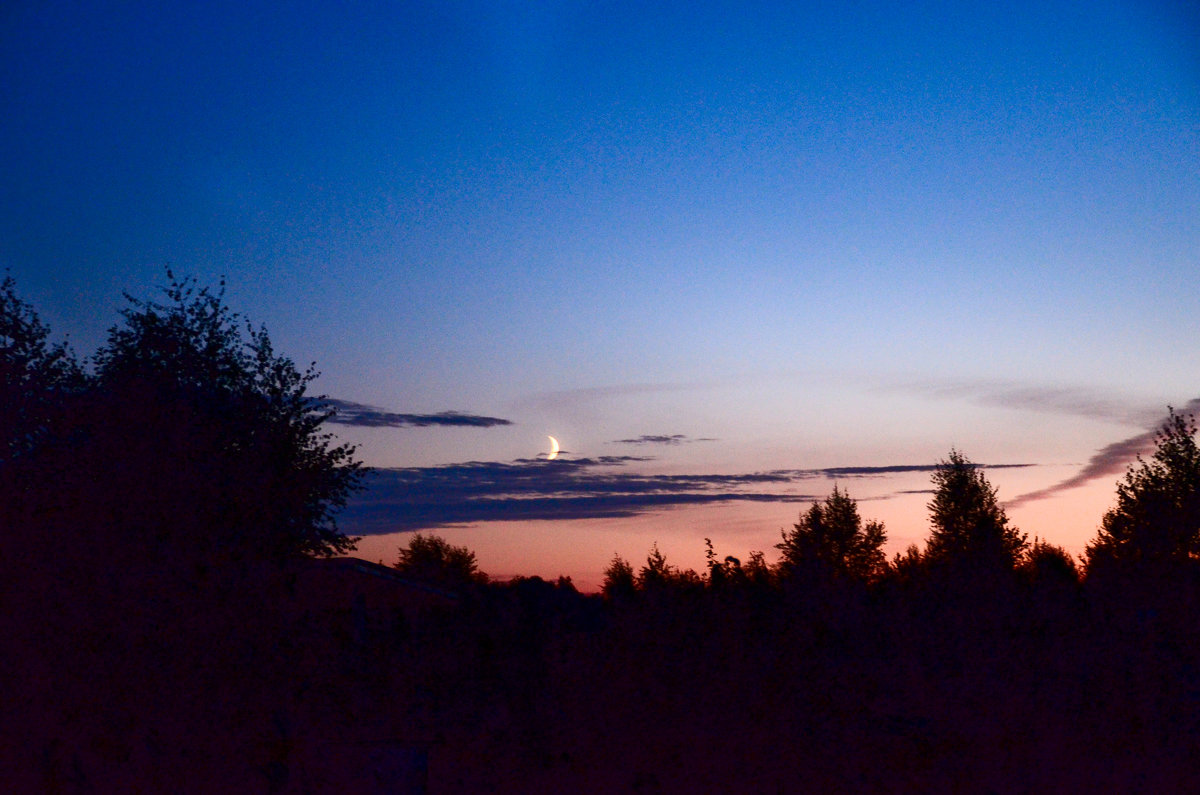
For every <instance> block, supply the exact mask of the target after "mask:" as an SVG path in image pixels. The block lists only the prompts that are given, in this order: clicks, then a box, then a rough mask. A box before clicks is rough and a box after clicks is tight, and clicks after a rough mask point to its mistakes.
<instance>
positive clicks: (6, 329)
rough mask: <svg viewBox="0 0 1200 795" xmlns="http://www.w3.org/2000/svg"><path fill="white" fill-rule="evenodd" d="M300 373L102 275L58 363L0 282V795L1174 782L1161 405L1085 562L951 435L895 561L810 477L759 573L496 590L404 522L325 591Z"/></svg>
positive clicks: (349, 475) (1177, 478)
mask: <svg viewBox="0 0 1200 795" xmlns="http://www.w3.org/2000/svg"><path fill="white" fill-rule="evenodd" d="M313 378H315V373H314V372H313V371H312V370H308V371H300V370H298V369H297V368H296V367H295V366H294V365H293V364H292V362H291V361H290V360H288V359H287V358H286V357H282V356H280V355H278V354H277V353H275V352H274V350H273V348H272V347H271V345H270V342H269V340H268V338H267V336H266V332H265V331H263V330H262V329H255V328H254V327H251V326H249V325H247V324H246V323H245V321H244V320H243V319H242V318H240V317H239V316H237V315H236V314H234V313H232V312H230V311H229V309H228V308H226V307H225V305H224V302H223V299H222V296H221V293H220V291H219V290H218V291H215V292H214V291H209V290H207V289H202V288H199V287H197V286H196V285H195V284H194V283H193V282H191V281H188V280H178V279H175V278H174V277H173V276H172V277H170V278H169V285H168V287H167V288H166V290H165V291H164V297H163V299H162V300H160V301H142V300H139V299H133V298H131V299H130V303H129V306H128V308H127V309H126V311H125V312H124V313H123V315H122V322H121V323H119V324H118V325H117V326H114V327H113V329H112V330H111V331H110V333H109V336H108V340H107V342H106V343H105V345H104V346H103V347H102V348H101V349H100V350H99V351H97V352H96V353H95V354H94V355H93V356H92V357H90V358H89V359H87V360H84V361H80V360H79V359H77V358H76V356H75V355H74V353H73V352H72V351H71V350H70V349H69V348H68V347H66V346H65V345H62V344H53V343H52V342H51V341H50V339H49V330H48V329H47V328H46V327H45V326H44V324H42V323H41V322H40V320H39V319H38V317H37V315H36V313H35V312H34V310H33V308H32V307H31V306H30V305H29V304H28V303H26V302H24V301H22V300H21V299H20V298H19V297H18V296H17V294H16V291H15V285H14V284H13V283H12V281H11V279H6V280H5V281H3V282H2V283H0V434H2V437H0V442H2V446H0V638H3V640H2V641H0V643H2V644H3V648H2V649H0V650H2V651H3V654H0V673H2V676H0V704H3V707H4V709H3V713H2V714H0V781H3V782H4V783H5V785H6V787H7V789H9V790H11V791H30V792H41V791H45V792H128V791H164V790H183V791H195V792H234V791H236V792H254V791H259V792H341V791H354V792H371V791H376V792H396V791H399V792H425V791H428V792H470V793H473V792H565V791H570V792H597V793H606V792H656V791H657V792H665V791H674V792H738V791H744V792H831V791H837V792H930V791H956V792H1046V791H1106V792H1111V791H1136V792H1167V791H1189V790H1191V789H1194V788H1195V784H1196V782H1197V781H1200V621H1197V618H1198V617H1200V573H1198V571H1197V568H1196V567H1197V558H1198V557H1200V546H1198V545H1200V504H1198V501H1200V453H1198V451H1197V445H1196V428H1195V425H1194V421H1193V420H1192V418H1191V417H1188V416H1183V415H1179V414H1176V413H1174V412H1171V413H1170V415H1169V418H1168V420H1167V422H1166V423H1165V424H1164V426H1163V427H1162V429H1161V431H1160V433H1159V436H1158V443H1157V445H1156V449H1155V451H1154V453H1153V454H1152V455H1151V456H1150V457H1149V458H1147V459H1146V460H1139V461H1137V462H1136V463H1135V464H1134V465H1133V466H1131V467H1130V469H1129V471H1128V472H1127V474H1126V475H1125V477H1124V478H1123V479H1122V481H1121V482H1120V483H1119V484H1118V487H1117V498H1116V504H1115V505H1114V507H1113V508H1112V510H1110V511H1109V512H1108V513H1107V514H1106V515H1105V516H1104V517H1103V519H1102V521H1101V525H1100V529H1099V531H1098V534H1097V536H1096V538H1095V539H1094V540H1093V541H1092V543H1091V544H1090V545H1089V546H1088V548H1087V552H1086V554H1085V556H1084V558H1083V560H1082V562H1081V564H1079V563H1077V562H1076V561H1075V560H1074V559H1073V558H1072V557H1071V556H1070V555H1068V554H1067V553H1066V552H1064V551H1063V550H1062V549H1060V548H1058V547H1055V546H1053V545H1051V544H1048V543H1046V542H1044V541H1041V540H1038V539H1037V538H1034V539H1032V540H1030V539H1029V537H1028V536H1027V535H1026V534H1025V533H1023V532H1021V531H1020V530H1018V529H1017V528H1015V527H1013V526H1012V524H1011V522H1010V521H1009V519H1008V517H1007V516H1006V514H1005V512H1004V510H1003V507H1002V506H1001V505H1000V504H999V502H998V500H997V496H996V491H995V489H994V488H993V487H992V485H991V484H990V483H989V482H988V481H987V479H986V477H985V476H984V473H983V471H982V470H981V469H980V468H979V467H977V466H975V465H973V464H972V463H971V462H970V461H969V460H968V459H967V458H966V457H965V456H964V455H962V454H961V453H960V452H958V451H951V452H950V454H949V456H948V458H947V459H946V460H945V461H942V462H941V464H940V466H939V467H938V469H937V470H936V472H935V473H934V475H933V486H934V491H933V496H932V498H931V500H930V503H929V509H930V523H931V531H930V536H929V539H928V541H927V543H926V544H925V546H924V547H923V548H917V547H910V548H909V549H908V550H906V551H905V552H904V553H902V554H899V555H895V556H893V557H892V558H891V559H888V558H887V557H886V556H885V555H884V553H883V547H884V545H885V543H886V530H885V528H884V527H883V526H882V525H881V524H879V523H878V522H873V521H869V520H864V519H863V518H862V517H861V515H860V513H859V510H858V505H857V504H856V503H855V501H854V500H853V499H852V497H851V496H850V495H849V494H847V493H846V492H845V491H843V490H842V489H841V488H840V487H837V488H835V489H834V491H833V493H832V494H830V495H829V496H828V497H827V498H826V499H824V500H820V501H818V502H816V503H814V504H813V505H811V506H810V507H809V508H807V509H806V510H805V511H804V512H803V513H801V515H800V516H799V518H798V521H797V522H796V524H795V525H794V526H793V527H792V528H791V529H789V530H788V531H786V532H785V533H783V535H782V537H781V539H780V542H779V544H778V545H777V547H776V549H775V553H776V554H775V555H773V556H772V557H773V560H768V555H767V554H766V553H765V552H757V553H753V554H752V555H750V556H749V558H748V559H747V560H744V561H743V560H738V559H736V558H733V557H729V556H721V555H720V554H719V552H718V551H717V550H716V549H715V548H714V547H713V545H712V544H711V542H709V544H708V556H707V557H708V562H707V566H706V568H705V570H704V571H702V572H694V571H690V570H681V569H679V568H678V567H676V566H673V565H671V564H670V562H669V561H667V560H666V558H665V556H663V555H662V554H661V552H660V551H659V550H658V549H657V548H653V549H651V550H650V551H649V554H648V556H647V558H646V560H645V562H644V563H642V564H639V565H636V566H635V565H634V564H633V563H630V562H629V561H628V560H626V559H624V558H622V557H620V556H617V557H615V558H614V559H613V561H612V563H611V565H610V566H609V568H608V570H607V571H606V573H605V582H604V592H603V594H602V595H586V594H581V593H579V592H578V591H577V590H576V589H575V588H574V586H573V585H572V583H571V582H570V581H569V580H568V579H566V578H560V579H558V580H557V581H553V582H551V581H544V580H542V579H540V578H536V577H526V578H518V579H517V580H514V581H512V582H507V583H497V582H491V581H489V580H488V578H487V577H486V575H484V573H483V572H481V571H480V570H479V566H478V564H477V561H476V559H475V556H474V554H473V553H472V552H471V551H470V550H469V549H467V548H465V547H458V546H454V545H451V544H449V543H447V542H446V541H445V540H443V539H441V538H438V537H437V536H430V535H416V536H414V537H413V538H412V539H411V540H410V542H409V543H408V544H407V545H406V546H405V547H404V548H403V549H401V550H400V553H399V556H398V559H397V560H396V561H395V565H394V567H392V568H391V569H390V570H389V569H388V568H385V567H379V569H380V570H381V571H375V572H373V573H371V572H368V573H367V574H365V575H362V576H361V577H360V576H359V575H358V574H355V577H357V579H353V580H352V581H350V580H346V579H345V578H343V579H341V580H339V579H337V577H336V576H335V575H336V571H335V570H332V569H331V570H312V569H311V568H306V565H307V564H312V563H314V560H313V559H314V558H320V557H324V556H331V555H335V554H337V553H339V552H342V551H345V550H348V549H349V548H351V545H352V543H353V539H349V538H346V537H345V536H344V535H342V534H341V533H340V532H338V530H337V527H336V524H335V523H334V519H335V517H336V513H337V510H338V509H339V508H340V507H341V506H342V505H343V504H344V502H345V499H346V497H347V496H348V495H349V494H350V493H351V492H352V490H353V489H354V488H355V486H356V484H357V480H358V471H359V470H358V467H357V464H356V463H355V462H354V458H353V451H352V450H350V449H349V448H348V447H345V446H339V445H336V444H334V440H333V439H332V437H330V436H329V435H328V434H326V433H325V432H324V431H323V430H322V428H323V424H324V422H325V421H326V420H327V419H328V418H329V416H330V414H329V412H330V409H329V408H328V407H326V406H325V404H323V403H322V402H321V400H319V399H316V398H313V397H311V396H309V395H308V394H307V388H308V386H309V385H310V383H311V381H312V379H313ZM302 564H304V565H302ZM351 573H353V572H351ZM310 575H313V576H315V577H316V579H312V578H309V579H306V577H310ZM377 575H378V576H377ZM384 575H386V576H384ZM338 576H340V575H338ZM321 577H325V579H320V578H321ZM363 577H366V579H365V580H364V579H363ZM331 583H332V584H333V585H338V584H339V583H340V584H343V585H344V584H346V583H349V584H350V586H351V587H350V588H349V590H342V591H338V590H336V588H334V587H333V585H331ZM368 586H369V587H368ZM339 587H340V585H339Z"/></svg>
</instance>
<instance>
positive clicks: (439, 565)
mask: <svg viewBox="0 0 1200 795" xmlns="http://www.w3.org/2000/svg"><path fill="white" fill-rule="evenodd" d="M395 568H396V569H397V570H399V571H401V572H403V573H404V574H407V575H409V576H411V577H415V578H417V579H420V580H425V581H426V582H432V583H437V584H438V585H446V586H463V585H469V584H471V583H483V582H487V575H486V574H484V573H483V572H481V571H480V570H479V564H478V563H477V562H476V560H475V553H474V552H472V551H471V550H470V549H468V548H467V547H465V546H462V547H456V546H454V545H452V544H451V543H450V542H448V541H446V539H444V538H442V537H441V536H435V535H428V536H427V535H422V534H421V533H417V534H416V535H414V536H413V537H412V539H411V540H409V542H408V547H407V548H406V547H400V558H399V560H397V561H396V564H395Z"/></svg>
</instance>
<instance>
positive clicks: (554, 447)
mask: <svg viewBox="0 0 1200 795" xmlns="http://www.w3.org/2000/svg"><path fill="white" fill-rule="evenodd" d="M546 438H547V439H549V440H550V454H549V455H547V456H546V460H547V461H553V460H554V459H556V458H558V449H559V448H558V439H555V438H554V437H553V436H547V437H546Z"/></svg>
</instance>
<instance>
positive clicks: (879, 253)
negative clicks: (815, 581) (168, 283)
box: [0, 0, 1200, 586]
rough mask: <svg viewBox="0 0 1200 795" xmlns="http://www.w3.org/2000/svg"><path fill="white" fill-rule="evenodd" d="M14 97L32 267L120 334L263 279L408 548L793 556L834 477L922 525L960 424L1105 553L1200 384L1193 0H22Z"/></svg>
mask: <svg viewBox="0 0 1200 795" xmlns="http://www.w3.org/2000/svg"><path fill="white" fill-rule="evenodd" d="M649 5H652V6H653V7H647V6H649ZM0 119H2V121H0V162H2V164H3V169H2V171H0V268H7V269H8V270H9V271H10V272H11V273H12V275H13V276H14V277H15V278H16V279H17V284H18V289H19V290H20V291H21V293H22V295H23V296H24V297H25V298H26V299H27V300H30V301H31V302H33V303H34V305H35V306H36V307H37V308H38V310H39V311H40V313H41V314H42V316H43V318H44V319H45V320H46V321H47V322H48V323H49V324H50V325H51V327H52V329H54V331H55V332H57V333H58V334H59V335H69V337H70V340H71V342H72V344H73V345H74V347H75V348H76V350H77V351H78V352H79V353H81V354H90V353H91V352H92V351H94V350H95V348H96V347H97V346H98V345H99V344H100V343H101V341H102V340H103V338H104V332H105V330H106V329H107V327H109V326H110V325H112V324H113V323H115V322H116V321H117V319H118V314H117V313H118V310H119V309H120V307H121V306H122V298H121V294H122V291H129V292H131V293H133V294H135V295H138V296H148V295H151V294H152V293H153V291H154V289H155V287H156V286H159V285H162V284H163V282H164V276H163V266H164V265H170V266H172V267H173V268H174V269H175V270H176V271H177V272H179V273H182V274H187V275H193V276H196V277H197V278H199V279H200V280H201V281H203V282H206V283H211V282H215V281H216V280H217V279H218V278H219V277H220V276H221V275H225V276H226V277H227V279H228V293H227V297H228V300H229V303H230V304H231V305H232V306H233V307H234V308H235V309H237V310H239V311H242V312H243V313H244V314H246V315H247V316H248V317H249V318H250V319H252V320H253V321H255V322H261V323H265V324H266V325H267V327H268V328H269V329H270V331H271V335H272V338H273V340H274V341H275V343H276V346H277V347H278V349H280V350H282V351H284V352H286V353H288V354H289V355H291V356H293V357H294V358H295V359H296V360H297V361H298V362H300V363H302V364H306V363H307V362H309V361H315V362H316V363H317V365H318V367H319V369H320V370H321V371H322V373H323V376H322V378H321V379H320V381H319V382H318V387H319V388H320V391H322V392H324V393H326V394H328V395H329V396H330V397H333V398H335V399H337V400H340V401H344V402H345V405H346V408H347V409H348V411H347V412H345V413H344V415H343V416H344V418H345V419H347V420H349V421H350V422H351V423H352V424H343V425H340V426H338V427H337V430H338V433H339V435H340V436H341V437H342V438H345V439H347V440H349V441H353V442H355V443H357V444H359V445H360V455H361V458H362V459H363V460H364V461H365V462H366V463H368V464H371V465H375V466H380V467H388V468H389V469H388V470H386V471H383V472H381V473H380V474H379V477H378V478H377V479H376V480H375V481H374V486H373V490H372V492H371V493H370V494H368V495H366V499H365V500H364V502H363V503H361V504H360V505H358V506H357V507H356V508H355V510H354V511H352V512H351V513H350V514H348V515H347V517H346V521H345V526H346V529H347V530H350V531H352V532H366V533H369V535H367V537H366V538H364V541H363V543H362V544H361V545H360V549H361V553H362V554H363V556H364V557H369V558H371V559H381V558H382V559H384V560H385V562H392V561H394V559H395V551H394V550H395V547H396V546H397V545H399V544H400V543H404V538H405V537H404V536H402V535H396V534H395V533H394V532H389V530H392V531H394V530H405V531H407V530H411V529H415V528H416V527H420V526H426V527H429V526H434V527H438V528H439V529H438V532H440V533H442V534H443V535H445V536H446V537H447V538H450V539H451V540H452V541H455V542H456V543H468V544H469V545H471V546H472V548H474V549H476V550H477V552H478V553H479V557H480V561H481V563H482V565H483V568H484V569H485V570H487V571H489V572H490V573H492V574H494V575H497V576H505V575H511V574H517V573H525V574H542V575H544V576H546V575H557V574H559V573H566V574H571V575H572V576H574V577H575V579H576V582H577V583H580V584H582V585H585V586H587V585H594V584H595V583H597V582H598V580H599V572H600V570H602V569H603V567H604V565H605V564H606V562H607V561H608V559H609V558H611V556H612V554H613V553H614V552H620V553H621V554H623V555H625V556H626V557H628V558H632V559H634V560H635V561H636V560H639V559H640V558H641V557H643V556H644V555H645V553H646V550H647V549H648V548H649V546H650V544H651V543H653V542H654V541H656V540H657V541H658V542H659V544H660V546H661V547H662V548H663V550H664V551H666V552H667V555H668V559H669V560H672V561H673V562H677V563H681V564H684V565H689V566H697V567H698V566H700V565H701V563H702V560H703V540H702V539H703V537H705V536H710V537H712V538H713V540H714V542H715V543H716V545H717V550H718V552H719V553H721V554H725V553H727V552H728V553H733V554H737V555H743V556H744V555H745V553H746V552H747V551H748V550H750V549H752V548H757V549H766V550H767V551H768V559H773V557H774V556H773V554H772V553H773V550H771V549H770V547H771V546H772V545H773V544H774V543H775V542H776V541H777V540H778V534H779V531H780V529H781V528H782V527H784V526H786V525H788V524H790V523H791V522H793V521H794V520H795V517H796V515H797V513H798V512H799V510H800V509H801V508H802V507H804V504H805V503H804V499H805V498H807V497H812V496H822V495H824V494H827V493H828V491H829V489H830V488H831V487H832V484H833V483H834V482H835V480H836V481H837V482H839V483H841V484H843V485H845V486H846V487H847V489H848V490H849V491H850V493H851V496H854V497H857V498H859V499H860V500H861V503H860V509H861V511H862V513H863V514H864V515H866V516H868V517H873V518H879V519H882V520H884V521H885V523H886V524H887V529H888V531H889V535H890V537H891V544H890V548H892V549H899V548H902V547H903V546H905V545H906V544H908V543H910V542H914V541H915V542H920V541H922V540H923V539H924V537H925V535H926V533H927V519H926V514H925V509H924V503H925V502H926V501H927V500H928V494H921V493H920V492H921V491H922V490H924V489H927V488H928V484H929V477H928V469H927V467H928V466H929V465H930V464H932V463H934V462H935V461H937V460H938V459H939V458H941V457H944V456H945V455H946V453H947V452H948V451H949V449H950V447H951V446H952V445H953V446H956V447H957V448H958V449H960V450H962V451H963V452H964V453H965V454H966V455H967V456H968V457H969V458H971V459H972V460H975V461H979V462H983V463H987V464H1010V465H1012V464H1025V465H1029V466H1022V467H1015V466H1013V467H1006V468H996V469H990V470H988V476H989V478H990V479H991V480H992V482H993V483H994V484H996V485H997V486H998V487H999V488H1000V497H1001V499H1003V500H1015V502H1013V503H1011V504H1010V514H1011V516H1012V518H1013V519H1014V520H1015V522H1016V523H1017V524H1018V525H1019V526H1020V527H1021V528H1022V529H1023V530H1026V531H1028V532H1029V533H1030V534H1031V535H1033V534H1037V535H1039V536H1041V537H1042V538H1045V539H1047V540H1050V541H1053V542H1056V543H1060V544H1063V545H1065V546H1067V547H1068V548H1069V549H1072V550H1073V551H1080V550H1081V549H1082V547H1083V545H1084V544H1085V543H1086V541H1087V540H1088V539H1089V538H1091V537H1092V535H1093V534H1094V532H1095V528H1096V526H1097V524H1098V522H1099V519H1100V516H1101V514H1102V513H1103V511H1104V510H1105V509H1106V508H1107V507H1108V506H1109V505H1110V504H1111V500H1112V496H1113V487H1114V484H1115V482H1116V480H1117V479H1118V478H1119V477H1120V475H1121V473H1122V472H1123V471H1124V468H1125V466H1126V464H1127V463H1128V461H1129V460H1130V456H1131V455H1132V454H1133V453H1134V452H1136V451H1137V450H1138V449H1145V446H1146V440H1147V437H1146V436H1145V433H1146V431H1147V430H1148V429H1152V428H1153V427H1154V426H1155V424H1156V423H1157V422H1159V421H1160V420H1161V418H1162V416H1163V414H1164V413H1165V408H1166V405H1167V404H1172V405H1175V406H1177V407H1186V406H1189V405H1200V404H1192V403H1191V402H1192V401H1193V400H1195V399H1196V398H1198V397H1200V385H1198V384H1197V373H1200V346H1197V344H1196V340H1197V339H1198V338H1200V290H1198V289H1197V286H1196V277H1197V274H1198V273H1200V12H1197V11H1196V10H1195V6H1194V5H1193V4H1192V3H1188V2H1179V3H1169V2H1103V0H1101V1H1100V2H1097V1H1096V0H1089V2H1086V3H1084V2H1079V3H1066V2H1044V1H1043V2H1029V3H1018V4H995V3H978V4H968V3H957V2H955V3H950V2H945V3H937V2H930V3H922V2H905V3H848V4H830V3H778V4H774V3H752V2H751V3H748V2H745V1H744V0H742V2H737V3H732V2H731V3H718V2H712V3H696V2H690V3H677V4H672V3H662V4H645V3H615V2H591V3H585V2H570V3H546V4H532V3H515V2H494V3H465V2H464V3H455V2H414V3H376V4H372V3H354V4H341V3H337V4H335V3H322V2H308V3H301V4H286V5H281V4H277V3H258V2H246V0H239V2H237V3H225V2H204V3H173V4H159V3H86V2H85V3H69V4H68V3H36V4H35V3H16V4H15V5H7V6H6V8H5V10H4V11H2V12H0ZM445 412H458V414H451V415H447V414H445ZM479 418H484V419H479ZM487 418H490V420H494V421H487ZM500 421H503V422H500ZM547 434H553V435H555V436H556V437H558V438H559V439H560V440H561V442H562V445H563V448H564V450H565V451H567V452H566V453H565V454H564V455H563V456H562V457H561V458H560V459H558V460H557V461H554V462H546V461H542V460H539V459H537V455H538V454H539V453H544V452H545V451H546V450H547V449H548V446H549V443H548V440H547V439H546V435H547ZM656 437H658V438H656ZM896 467H905V469H900V470H897V469H896Z"/></svg>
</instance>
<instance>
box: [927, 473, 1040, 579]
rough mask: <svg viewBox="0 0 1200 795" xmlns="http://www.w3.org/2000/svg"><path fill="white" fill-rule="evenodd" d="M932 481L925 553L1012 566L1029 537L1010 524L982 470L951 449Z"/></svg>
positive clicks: (955, 560)
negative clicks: (929, 522)
mask: <svg viewBox="0 0 1200 795" xmlns="http://www.w3.org/2000/svg"><path fill="white" fill-rule="evenodd" d="M933 485H934V487H935V488H934V496H933V500H931V501H930V503H929V515H930V520H931V521H932V523H933V529H932V532H931V534H930V537H929V542H928V544H927V546H926V556H927V557H928V558H929V559H930V560H932V561H935V562H953V563H957V564H972V565H984V566H992V565H1000V566H1002V567H1004V568H1007V569H1011V568H1013V567H1014V566H1015V565H1016V563H1017V561H1018V560H1019V559H1020V557H1021V554H1022V553H1023V552H1024V550H1025V548H1026V546H1027V545H1028V542H1027V541H1026V537H1025V534H1024V533H1021V532H1020V531H1019V530H1017V528H1015V527H1012V526H1010V525H1009V523H1008V516H1007V515H1006V514H1005V512H1004V508H1003V507H1001V506H1000V503H999V502H998V501H997V500H996V489H995V488H994V487H993V486H992V485H991V484H990V483H988V480H987V478H986V477H985V476H984V474H983V472H982V470H980V468H979V467H978V466H977V465H976V464H973V463H971V462H970V461H968V460H967V458H966V457H965V456H963V454H962V453H960V452H958V451H957V450H953V449H952V450H951V451H950V457H949V458H948V459H946V460H944V461H941V462H940V463H939V464H938V467H937V469H936V470H934V473H933Z"/></svg>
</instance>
